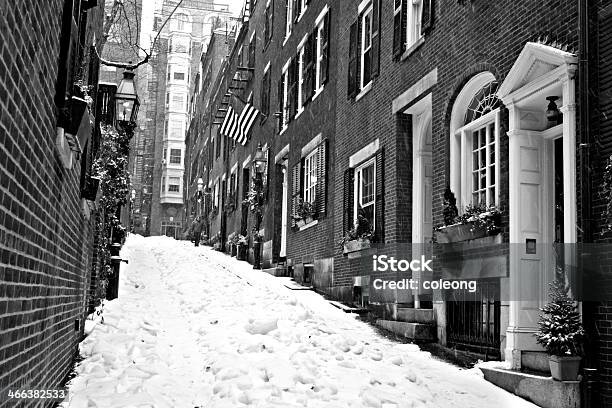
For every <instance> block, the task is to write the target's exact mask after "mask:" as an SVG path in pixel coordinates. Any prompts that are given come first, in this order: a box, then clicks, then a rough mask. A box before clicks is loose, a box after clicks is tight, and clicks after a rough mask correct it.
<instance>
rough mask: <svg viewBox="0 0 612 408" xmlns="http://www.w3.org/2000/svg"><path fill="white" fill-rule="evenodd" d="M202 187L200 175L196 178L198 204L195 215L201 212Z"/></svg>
mask: <svg viewBox="0 0 612 408" xmlns="http://www.w3.org/2000/svg"><path fill="white" fill-rule="evenodd" d="M203 189H204V180H203V179H202V177H200V178H199V179H198V206H197V211H196V215H197V216H200V214H201V213H202V209H201V207H202V195H203V193H202V190H203Z"/></svg>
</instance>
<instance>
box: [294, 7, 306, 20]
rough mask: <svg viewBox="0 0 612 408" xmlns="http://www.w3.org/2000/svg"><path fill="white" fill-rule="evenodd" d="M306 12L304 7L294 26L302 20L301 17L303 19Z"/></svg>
mask: <svg viewBox="0 0 612 408" xmlns="http://www.w3.org/2000/svg"><path fill="white" fill-rule="evenodd" d="M306 10H308V7H306V8H305V9H304V10H302V12H301V13H300V15H299V16H298V18H297V21H296V22H295V24H297V23H299V22H300V20H302V17H304V14H306Z"/></svg>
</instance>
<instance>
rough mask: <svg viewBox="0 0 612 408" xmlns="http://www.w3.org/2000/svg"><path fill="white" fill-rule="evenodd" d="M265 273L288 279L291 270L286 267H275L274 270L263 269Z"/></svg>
mask: <svg viewBox="0 0 612 408" xmlns="http://www.w3.org/2000/svg"><path fill="white" fill-rule="evenodd" d="M263 271H264V272H265V273H269V274H270V275H272V276H276V277H287V276H289V268H287V266H284V265H279V266H274V267H272V268H266V269H263Z"/></svg>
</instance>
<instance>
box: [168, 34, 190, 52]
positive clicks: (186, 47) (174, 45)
mask: <svg viewBox="0 0 612 408" xmlns="http://www.w3.org/2000/svg"><path fill="white" fill-rule="evenodd" d="M189 51H190V40H189V38H181V37H179V38H172V39H171V40H170V52H175V53H179V54H186V53H188V52H189Z"/></svg>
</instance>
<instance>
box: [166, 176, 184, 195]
mask: <svg viewBox="0 0 612 408" xmlns="http://www.w3.org/2000/svg"><path fill="white" fill-rule="evenodd" d="M172 179H176V180H178V184H176V183H171V182H170V181H171V180H172ZM172 186H178V189H177V191H174V190H171V189H170V188H171V187H172ZM168 193H175V194H180V193H181V178H180V177H172V176H168Z"/></svg>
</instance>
